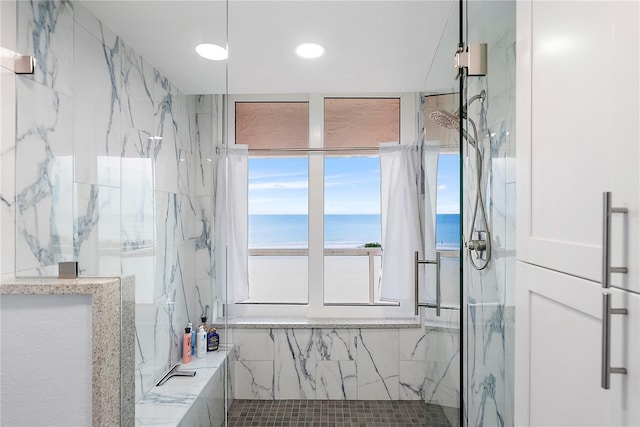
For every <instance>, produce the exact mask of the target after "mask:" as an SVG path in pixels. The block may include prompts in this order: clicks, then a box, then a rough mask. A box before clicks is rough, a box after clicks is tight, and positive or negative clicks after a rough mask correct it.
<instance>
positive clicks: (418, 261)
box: [414, 251, 442, 316]
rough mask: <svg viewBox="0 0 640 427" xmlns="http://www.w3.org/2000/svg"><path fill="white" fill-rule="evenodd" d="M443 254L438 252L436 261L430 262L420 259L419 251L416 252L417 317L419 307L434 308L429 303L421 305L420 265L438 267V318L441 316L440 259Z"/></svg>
mask: <svg viewBox="0 0 640 427" xmlns="http://www.w3.org/2000/svg"><path fill="white" fill-rule="evenodd" d="M441 256H442V255H441V254H440V252H436V259H435V260H428V259H424V260H423V259H420V258H419V256H418V251H416V252H415V269H414V279H415V297H416V299H415V301H416V306H415V315H416V316H417V315H418V308H419V307H433V304H429V303H421V302H419V295H420V289H419V284H418V282H419V280H418V273H419V267H420V264H435V265H436V316H440V310H441V306H440V299H441V291H440V258H441Z"/></svg>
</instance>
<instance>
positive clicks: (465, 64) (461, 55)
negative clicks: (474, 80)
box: [454, 43, 487, 76]
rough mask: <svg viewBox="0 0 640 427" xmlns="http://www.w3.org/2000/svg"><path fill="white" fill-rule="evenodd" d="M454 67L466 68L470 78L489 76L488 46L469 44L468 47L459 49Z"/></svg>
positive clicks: (484, 44)
mask: <svg viewBox="0 0 640 427" xmlns="http://www.w3.org/2000/svg"><path fill="white" fill-rule="evenodd" d="M454 67H455V68H457V69H462V68H466V69H467V75H468V76H486V75H487V44H486V43H469V45H468V46H467V47H466V49H465V48H464V47H459V48H458V50H457V52H456V55H455V58H454Z"/></svg>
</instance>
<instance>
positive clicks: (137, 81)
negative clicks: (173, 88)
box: [120, 41, 158, 157]
mask: <svg viewBox="0 0 640 427" xmlns="http://www.w3.org/2000/svg"><path fill="white" fill-rule="evenodd" d="M120 49H121V61H122V67H121V78H122V120H123V124H126V125H127V126H129V127H131V128H134V129H136V130H139V131H141V132H144V133H145V134H147V135H148V136H149V137H154V136H158V135H156V133H155V132H154V127H153V117H154V111H155V103H154V97H153V90H154V89H153V88H154V69H153V67H152V66H151V65H149V63H147V62H146V61H145V60H144V59H143V58H142V56H140V55H139V54H138V53H136V52H135V51H134V50H133V49H131V48H130V47H129V46H128V45H127V44H125V43H124V42H122V41H121V45H120ZM154 145H155V144H154ZM151 152H152V153H153V151H151ZM149 157H154V155H150V156H149Z"/></svg>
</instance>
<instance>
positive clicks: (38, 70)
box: [17, 0, 74, 96]
mask: <svg viewBox="0 0 640 427" xmlns="http://www.w3.org/2000/svg"><path fill="white" fill-rule="evenodd" d="M17 3H18V27H17V29H18V35H17V43H18V52H20V53H21V54H23V55H32V56H34V57H35V59H36V67H35V72H34V74H33V75H29V76H26V77H24V78H25V79H31V80H33V81H35V82H37V83H38V84H41V85H43V86H46V87H48V88H51V89H54V90H56V91H58V92H60V93H64V94H65V95H67V96H73V78H74V75H73V3H72V2H67V1H58V0H56V1H47V0H43V1H38V0H36V1H31V2H26V1H19V2H17Z"/></svg>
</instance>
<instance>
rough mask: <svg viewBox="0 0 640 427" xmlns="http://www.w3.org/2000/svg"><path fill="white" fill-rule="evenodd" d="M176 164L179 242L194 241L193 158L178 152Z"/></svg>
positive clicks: (195, 228)
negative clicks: (177, 173)
mask: <svg viewBox="0 0 640 427" xmlns="http://www.w3.org/2000/svg"><path fill="white" fill-rule="evenodd" d="M179 158H180V160H179V163H178V172H179V178H178V204H179V213H180V222H179V224H178V225H179V231H180V233H179V234H180V239H181V240H189V239H195V238H196V237H197V236H198V235H197V234H196V233H197V227H196V220H197V216H198V214H199V212H198V211H197V208H198V206H197V200H196V197H194V195H195V175H196V173H195V168H194V166H195V158H194V156H193V155H192V154H189V153H187V152H186V151H182V150H180V153H179Z"/></svg>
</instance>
